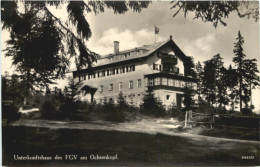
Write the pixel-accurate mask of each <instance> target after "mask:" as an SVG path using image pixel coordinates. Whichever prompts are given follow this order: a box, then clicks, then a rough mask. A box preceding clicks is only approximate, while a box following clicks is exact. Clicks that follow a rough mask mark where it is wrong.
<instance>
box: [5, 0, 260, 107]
mask: <svg viewBox="0 0 260 167" xmlns="http://www.w3.org/2000/svg"><path fill="white" fill-rule="evenodd" d="M254 3H256V5H258V2H254ZM170 8H171V4H170V2H169V1H163V2H153V3H152V4H150V5H149V7H148V8H146V9H143V10H142V11H141V13H136V12H132V11H128V12H127V13H125V14H122V15H119V14H117V15H116V14H114V13H113V11H112V10H109V9H107V10H105V12H104V13H101V14H98V15H95V14H94V13H88V14H86V18H87V20H88V22H89V24H90V28H91V30H92V37H91V38H90V40H89V41H88V42H87V46H88V48H89V49H91V50H92V51H95V52H96V53H99V54H101V55H105V54H109V53H113V41H119V42H120V44H119V48H120V51H122V50H126V49H131V48H135V47H138V46H143V45H147V44H153V43H154V40H155V39H154V25H156V26H157V27H159V34H158V36H157V42H160V41H165V40H168V39H169V37H170V35H172V39H173V41H174V42H175V43H176V44H177V45H178V46H179V48H180V49H181V50H182V51H183V52H184V53H185V54H186V55H187V56H192V57H193V58H194V61H195V63H196V62H197V61H200V62H203V61H206V60H209V59H211V58H212V57H213V56H214V55H216V54H220V55H221V57H223V61H224V65H225V66H228V65H229V64H230V63H232V58H233V56H234V53H233V49H234V43H235V42H236V38H237V36H238V31H240V32H241V35H242V36H243V37H244V41H245V43H244V45H243V48H244V53H245V54H246V56H247V57H246V58H248V59H252V58H256V59H257V60H258V67H260V62H259V61H260V59H259V58H260V57H259V22H255V20H254V19H241V18H239V17H238V16H237V14H236V13H233V14H231V15H230V16H229V18H226V19H224V21H225V22H226V23H227V26H226V27H225V26H222V25H220V24H219V25H218V27H217V28H214V27H213V24H212V23H204V22H203V21H201V20H198V19H195V20H194V19H193V17H194V13H192V12H191V13H188V15H187V17H186V18H184V15H183V13H182V12H180V13H179V14H178V15H177V16H176V17H174V18H173V17H172V16H173V14H174V13H175V11H176V10H173V9H170ZM50 9H51V11H52V12H53V13H54V14H55V16H57V17H58V18H61V19H62V20H65V18H67V14H66V10H65V8H64V7H61V8H60V9H55V8H50ZM1 35H2V39H1V50H3V49H4V48H5V47H6V44H5V43H4V42H5V41H6V40H7V39H8V36H9V33H8V32H7V31H2V34H1ZM1 59H2V73H3V72H4V71H6V70H7V71H12V70H13V69H14V67H11V60H10V59H8V58H5V57H4V52H2V54H1ZM74 67H75V66H74ZM74 67H73V66H72V67H71V68H72V69H73V68H74ZM63 84H64V83H62V82H60V85H63ZM259 94H260V91H259V90H257V91H254V92H253V101H254V104H255V106H256V108H257V110H259V109H260V103H259V102H257V101H259V100H258V99H257V98H258V96H259Z"/></svg>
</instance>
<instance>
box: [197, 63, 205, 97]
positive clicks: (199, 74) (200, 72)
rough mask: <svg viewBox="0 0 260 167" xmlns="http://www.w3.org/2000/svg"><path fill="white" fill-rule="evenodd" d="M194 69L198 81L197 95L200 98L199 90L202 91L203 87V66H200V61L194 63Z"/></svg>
mask: <svg viewBox="0 0 260 167" xmlns="http://www.w3.org/2000/svg"><path fill="white" fill-rule="evenodd" d="M195 70H196V73H197V79H198V82H197V90H198V95H199V99H201V93H202V92H201V91H202V87H203V84H202V78H203V68H202V65H201V63H200V61H198V63H197V64H196V66H195Z"/></svg>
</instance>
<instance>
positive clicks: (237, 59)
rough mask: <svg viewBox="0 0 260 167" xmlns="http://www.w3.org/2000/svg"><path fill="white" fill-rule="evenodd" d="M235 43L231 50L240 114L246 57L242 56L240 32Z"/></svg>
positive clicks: (242, 41)
mask: <svg viewBox="0 0 260 167" xmlns="http://www.w3.org/2000/svg"><path fill="white" fill-rule="evenodd" d="M236 40H237V42H236V43H234V45H235V48H234V50H233V52H234V54H235V56H234V58H233V62H234V63H235V65H236V67H237V74H238V78H239V108H240V112H241V110H242V98H243V97H242V91H243V90H242V89H243V84H244V83H243V78H244V74H245V73H244V72H245V71H244V59H245V57H246V55H245V54H244V50H243V44H244V38H243V37H242V36H241V33H240V31H238V37H237V38H236Z"/></svg>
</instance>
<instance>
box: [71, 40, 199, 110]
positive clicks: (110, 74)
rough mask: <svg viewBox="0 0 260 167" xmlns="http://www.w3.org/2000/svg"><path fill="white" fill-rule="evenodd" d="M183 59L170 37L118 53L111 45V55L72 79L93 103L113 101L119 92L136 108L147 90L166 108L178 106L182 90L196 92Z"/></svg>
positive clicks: (117, 44) (194, 81)
mask: <svg viewBox="0 0 260 167" xmlns="http://www.w3.org/2000/svg"><path fill="white" fill-rule="evenodd" d="M186 58H187V56H186V55H185V54H184V53H183V52H182V51H181V50H180V48H179V47H178V46H177V45H176V44H175V43H174V42H173V40H172V38H171V37H170V39H169V40H167V41H165V42H159V43H155V44H152V45H144V46H141V47H136V48H134V49H130V50H125V51H119V42H118V41H115V42H114V53H113V54H109V55H107V56H103V57H102V58H100V59H99V60H98V61H97V62H96V63H95V64H94V65H93V71H92V72H91V73H89V72H88V70H87V69H85V70H80V71H74V72H73V78H74V80H76V81H82V83H83V87H82V88H81V90H82V91H83V92H84V93H83V94H82V96H83V99H85V100H87V101H90V102H93V101H96V102H97V103H102V102H104V100H107V101H109V100H110V101H114V102H115V103H116V102H117V99H118V95H119V93H120V92H122V93H123V96H124V98H125V100H126V101H127V102H129V103H132V104H135V105H139V104H140V103H141V102H142V98H143V96H144V94H145V93H146V90H147V88H148V87H149V88H151V90H152V91H153V93H154V95H155V97H157V98H158V99H160V100H161V102H162V103H163V104H164V105H165V107H166V108H168V107H170V106H176V107H178V108H179V107H181V101H182V100H181V99H182V97H183V91H184V87H189V88H191V89H193V90H194V92H196V87H197V84H196V82H197V79H196V78H192V77H191V76H187V75H186V74H185V68H188V67H185V64H186V63H185V60H187V59H186Z"/></svg>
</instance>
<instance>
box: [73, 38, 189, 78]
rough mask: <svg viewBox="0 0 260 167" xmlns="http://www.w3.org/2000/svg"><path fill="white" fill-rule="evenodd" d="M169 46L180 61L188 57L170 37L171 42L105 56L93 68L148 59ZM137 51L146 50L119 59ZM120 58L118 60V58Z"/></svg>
mask: <svg viewBox="0 0 260 167" xmlns="http://www.w3.org/2000/svg"><path fill="white" fill-rule="evenodd" d="M166 45H169V46H170V47H172V48H173V51H174V52H175V54H176V55H177V56H179V57H180V59H182V60H185V58H186V57H187V56H186V55H185V54H184V53H183V52H182V51H181V49H180V48H179V47H178V46H177V45H176V44H175V42H174V41H173V40H172V38H171V37H170V39H169V40H167V41H163V42H158V43H155V44H151V45H144V46H142V47H136V48H133V49H129V50H125V51H121V52H119V53H118V54H116V55H115V54H109V55H105V56H103V57H102V58H100V59H99V60H97V63H95V64H93V66H92V67H93V68H102V67H104V66H110V65H114V64H117V63H121V62H128V61H134V60H138V59H141V58H146V57H148V56H150V55H151V54H153V53H154V52H156V51H157V50H159V49H160V48H162V47H163V46H166ZM136 50H145V51H144V52H143V53H141V54H138V55H137V54H134V55H131V56H129V57H127V58H123V59H122V58H121V59H120V58H119V56H120V55H122V54H125V53H130V52H134V51H136ZM117 57H118V58H117ZM109 58H115V59H113V60H112V61H109V60H108V59H109ZM104 59H107V61H102V60H104ZM85 71H87V69H83V70H80V71H74V72H73V73H75V74H76V73H81V72H85Z"/></svg>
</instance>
